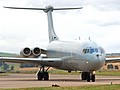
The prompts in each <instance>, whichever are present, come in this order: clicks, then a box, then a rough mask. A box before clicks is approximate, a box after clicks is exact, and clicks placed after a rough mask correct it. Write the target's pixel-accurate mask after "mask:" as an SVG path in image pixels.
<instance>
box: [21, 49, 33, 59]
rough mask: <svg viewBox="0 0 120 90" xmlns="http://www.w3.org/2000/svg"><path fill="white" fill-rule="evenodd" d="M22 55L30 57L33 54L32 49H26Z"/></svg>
mask: <svg viewBox="0 0 120 90" xmlns="http://www.w3.org/2000/svg"><path fill="white" fill-rule="evenodd" d="M20 54H21V55H22V56H24V57H29V56H30V55H31V54H32V52H31V49H30V48H28V47H26V48H24V49H23V50H22V51H21V52H20Z"/></svg>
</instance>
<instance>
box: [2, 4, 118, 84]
mask: <svg viewBox="0 0 120 90" xmlns="http://www.w3.org/2000/svg"><path fill="white" fill-rule="evenodd" d="M4 8H10V9H26V10H43V11H44V12H45V13H47V18H48V33H49V45H48V47H47V48H46V50H45V49H41V48H39V47H35V48H34V49H30V48H29V47H25V48H24V49H23V50H21V52H20V55H22V57H0V61H2V62H15V63H33V64H36V65H40V69H39V70H38V72H37V79H38V80H49V73H48V70H49V68H50V67H54V68H56V69H62V70H67V71H68V72H71V71H82V72H81V79H82V80H86V81H87V82H90V81H92V82H95V80H96V79H95V71H96V70H99V69H100V68H101V67H102V66H103V65H104V64H105V63H107V62H120V58H106V54H105V51H104V49H103V48H102V47H100V46H99V45H98V44H97V43H95V42H94V41H92V40H91V39H88V40H79V41H77V40H75V41H61V40H60V39H59V38H58V36H57V34H56V33H55V31H54V27H53V19H52V12H53V10H71V9H82V7H78V8H53V6H51V5H48V6H46V7H45V8H22V7H4ZM41 54H45V55H46V57H40V56H41ZM46 67H47V68H46Z"/></svg>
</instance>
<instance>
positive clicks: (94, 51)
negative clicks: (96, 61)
mask: <svg viewBox="0 0 120 90" xmlns="http://www.w3.org/2000/svg"><path fill="white" fill-rule="evenodd" d="M100 51H101V50H100ZM82 52H83V53H84V54H86V53H90V54H92V53H98V52H99V48H91V47H87V48H85V49H83V51H82Z"/></svg>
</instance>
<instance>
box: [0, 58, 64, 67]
mask: <svg viewBox="0 0 120 90" xmlns="http://www.w3.org/2000/svg"><path fill="white" fill-rule="evenodd" d="M62 61H63V60H62V58H42V57H41V58H16V57H0V62H14V63H33V64H36V65H44V66H53V67H54V66H55V67H56V66H59V65H61V64H62Z"/></svg>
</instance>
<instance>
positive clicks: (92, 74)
mask: <svg viewBox="0 0 120 90" xmlns="http://www.w3.org/2000/svg"><path fill="white" fill-rule="evenodd" d="M81 79H82V80H87V82H90V80H92V82H95V71H93V72H82V73H81Z"/></svg>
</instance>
